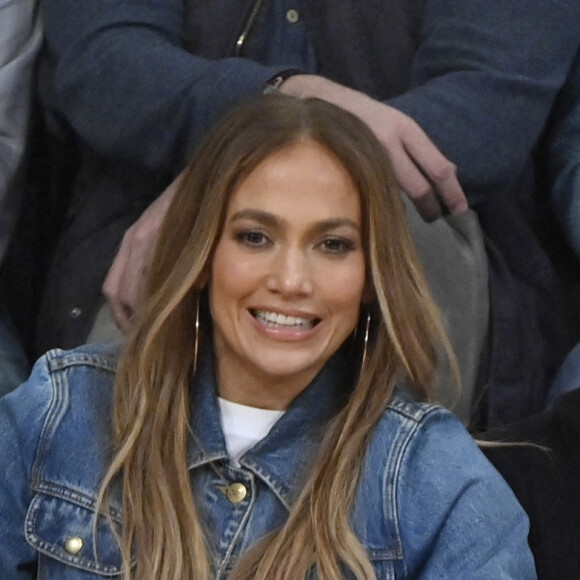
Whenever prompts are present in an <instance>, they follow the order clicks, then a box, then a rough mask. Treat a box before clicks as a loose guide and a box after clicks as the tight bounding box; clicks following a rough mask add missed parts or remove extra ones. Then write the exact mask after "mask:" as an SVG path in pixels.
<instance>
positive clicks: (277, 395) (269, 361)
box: [209, 139, 365, 409]
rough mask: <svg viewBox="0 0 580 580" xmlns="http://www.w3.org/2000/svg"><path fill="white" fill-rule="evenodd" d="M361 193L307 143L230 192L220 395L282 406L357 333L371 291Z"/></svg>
mask: <svg viewBox="0 0 580 580" xmlns="http://www.w3.org/2000/svg"><path fill="white" fill-rule="evenodd" d="M359 197H360V196H359V194H358V192H357V189H356V186H355V185H354V183H353V181H352V179H351V178H350V176H349V174H348V172H347V171H346V170H345V169H344V167H343V166H342V165H341V163H340V161H339V160H338V159H337V158H336V157H335V156H334V155H333V154H331V153H330V152H329V151H328V150H327V149H326V148H324V147H322V146H321V145H319V144H318V143H317V142H316V141H311V140H308V139H304V140H300V141H299V142H297V143H294V144H291V145H289V146H287V147H284V148H283V149H282V150H280V151H277V152H275V153H272V154H271V155H270V156H268V157H267V158H266V159H265V160H264V161H262V162H261V163H260V164H259V165H258V167H256V169H254V170H253V171H252V172H251V173H250V175H248V177H247V178H246V179H244V180H243V181H242V183H241V184H240V185H239V187H238V188H237V189H236V191H235V192H234V193H233V195H232V197H231V199H230V202H229V205H228V209H227V212H226V216H225V226H224V229H223V232H222V234H221V236H220V239H219V242H218V244H217V247H216V251H215V254H214V258H213V262H212V265H211V278H210V283H209V294H210V304H211V317H212V320H213V327H214V346H215V353H216V360H217V375H218V384H219V390H220V394H221V396H222V397H224V398H226V399H229V400H232V401H235V402H238V403H244V404H246V405H251V406H254V407H271V408H276V409H285V408H286V407H288V405H289V404H290V403H291V401H292V400H293V399H294V398H295V397H296V395H298V394H299V393H300V392H301V391H302V390H303V389H304V387H305V386H306V385H308V384H309V383H310V382H311V381H312V379H313V378H314V377H315V376H316V375H317V374H318V372H319V371H320V370H321V369H322V367H323V366H324V364H325V363H326V361H327V360H328V359H329V358H330V356H331V355H332V354H333V353H334V352H336V351H337V350H338V347H339V346H340V345H341V344H342V343H343V342H344V341H345V340H346V339H347V338H348V336H349V335H350V334H351V333H352V332H353V330H354V328H355V326H356V323H357V320H358V318H359V310H360V306H361V302H362V294H363V289H364V285H365V257H364V251H363V244H362V239H361V209H360V199H359Z"/></svg>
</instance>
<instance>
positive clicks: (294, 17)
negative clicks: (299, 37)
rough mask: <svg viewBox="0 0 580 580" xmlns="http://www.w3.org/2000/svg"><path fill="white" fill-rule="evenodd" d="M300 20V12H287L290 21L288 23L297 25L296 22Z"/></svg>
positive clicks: (287, 18)
mask: <svg viewBox="0 0 580 580" xmlns="http://www.w3.org/2000/svg"><path fill="white" fill-rule="evenodd" d="M299 18H300V14H298V10H294V9H292V10H288V12H286V20H288V22H290V23H291V24H295V23H296V22H298V19H299Z"/></svg>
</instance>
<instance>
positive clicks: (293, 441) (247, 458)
mask: <svg viewBox="0 0 580 580" xmlns="http://www.w3.org/2000/svg"><path fill="white" fill-rule="evenodd" d="M352 359H353V355H352V349H351V348H350V346H349V344H348V343H347V344H346V345H343V347H342V348H341V349H339V351H338V352H337V353H336V354H335V355H334V356H333V357H331V359H330V360H329V361H328V362H327V364H326V365H325V366H324V368H323V369H322V370H321V371H320V372H319V373H318V375H317V376H316V377H315V378H314V380H313V381H312V382H311V383H310V385H308V387H307V388H306V389H304V391H303V392H302V393H300V395H298V397H296V399H295V400H294V401H293V402H292V404H291V405H290V407H289V408H288V410H287V411H286V412H285V413H284V415H283V416H282V417H281V418H280V419H279V420H278V421H277V422H276V424H275V425H274V426H273V427H272V429H271V430H270V432H269V433H268V435H267V436H266V437H265V438H264V439H262V440H261V441H259V442H258V443H257V444H256V445H255V446H254V447H253V448H252V449H250V450H249V451H247V452H246V453H245V454H244V455H243V456H242V457H241V458H240V459H239V462H240V465H241V466H242V467H244V468H246V469H249V470H250V471H252V472H254V473H255V475H256V476H257V477H259V478H260V479H261V480H262V481H263V482H264V483H265V484H266V485H267V486H268V487H270V489H271V490H272V491H273V492H274V493H275V494H276V496H277V497H278V498H279V499H280V501H281V502H282V503H283V505H284V506H285V507H286V508H287V509H288V510H289V509H290V506H291V504H292V503H293V501H294V499H295V498H296V497H297V495H298V494H299V493H300V491H301V489H302V486H303V482H304V480H305V478H306V477H307V474H308V473H309V471H310V466H311V464H312V461H313V459H314V458H315V454H316V452H317V451H318V447H319V445H320V441H321V439H322V436H323V434H324V425H325V424H326V423H327V421H328V420H329V419H331V418H332V417H333V416H334V415H335V414H336V412H337V411H338V410H339V409H340V407H341V406H342V405H343V404H344V403H345V402H346V399H347V397H348V395H349V394H350V391H351V388H352V384H353V382H354V373H353V365H352ZM191 405H192V408H191V417H192V437H191V439H190V442H189V446H188V457H187V459H188V467H189V469H196V468H198V467H201V466H203V465H206V464H208V463H211V462H217V461H227V460H228V459H229V458H228V453H227V449H226V443H225V438H224V434H223V430H222V426H221V416H220V410H219V404H218V400H217V387H216V380H215V371H214V357H213V352H212V351H211V349H209V348H206V349H204V350H203V351H202V352H201V354H200V361H199V365H198V369H197V372H196V376H195V377H194V379H193V380H192V394H191Z"/></svg>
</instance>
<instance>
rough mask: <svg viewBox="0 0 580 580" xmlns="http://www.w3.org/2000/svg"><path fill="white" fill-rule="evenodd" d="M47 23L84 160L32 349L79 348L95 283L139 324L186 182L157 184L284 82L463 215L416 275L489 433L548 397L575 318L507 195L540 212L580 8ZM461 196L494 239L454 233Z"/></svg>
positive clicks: (186, 8) (217, 9) (198, 8)
mask: <svg viewBox="0 0 580 580" xmlns="http://www.w3.org/2000/svg"><path fill="white" fill-rule="evenodd" d="M43 14H44V17H45V25H46V36H47V42H46V50H45V51H44V55H43V57H44V58H43V61H42V64H43V71H44V75H43V80H44V81H45V82H44V83H43V84H42V86H41V89H42V95H43V102H44V105H45V110H46V112H47V115H49V116H50V117H51V118H52V119H53V120H55V121H56V122H58V123H60V124H61V125H62V126H64V127H65V128H66V129H67V130H68V131H71V130H72V132H73V133H74V135H75V136H76V137H75V138H76V145H77V146H78V148H79V155H80V160H81V168H80V171H79V174H78V178H77V180H76V187H75V191H74V198H73V201H72V203H71V207H70V211H69V215H68V216H67V224H68V227H67V230H66V232H65V234H64V236H63V238H62V240H61V243H60V246H59V248H58V250H57V252H56V254H55V256H54V260H53V269H52V271H51V273H50V276H49V279H48V282H47V287H46V291H45V294H44V300H43V305H42V308H41V312H40V316H39V323H38V330H39V332H38V336H37V347H38V350H39V351H44V350H45V349H47V348H50V347H53V346H64V347H67V346H73V345H76V344H79V343H82V342H84V341H85V340H86V339H87V336H88V334H89V332H90V331H91V328H92V327H93V324H94V320H95V316H96V314H97V312H98V311H99V308H100V307H101V305H102V300H103V297H102V294H101V289H102V288H104V293H105V295H106V296H107V298H108V300H109V303H110V305H111V309H112V311H113V314H114V317H115V319H116V322H117V324H119V325H120V326H121V327H122V328H123V329H127V328H128V327H129V326H130V320H131V317H132V313H133V311H134V308H135V304H136V302H137V300H138V295H139V291H140V288H141V287H142V280H143V272H144V271H146V269H147V267H148V258H149V256H150V249H151V247H152V240H154V239H155V235H156V232H157V229H158V225H159V223H160V222H161V220H162V217H163V214H164V211H165V210H166V208H167V206H168V205H169V203H170V201H171V197H172V195H173V191H174V190H175V188H174V187H169V189H167V191H166V192H165V193H163V194H162V195H160V192H162V191H163V190H164V188H165V186H167V185H168V184H169V183H170V182H171V181H172V180H174V179H176V177H177V176H178V175H179V173H180V171H181V170H182V168H183V167H184V165H185V162H186V159H187V158H188V156H189V153H190V152H191V150H192V149H193V147H194V146H195V144H196V143H197V142H198V141H199V139H200V138H201V137H202V136H203V134H204V132H205V130H206V128H207V126H208V124H209V123H210V122H211V121H212V120H213V119H214V118H215V117H216V116H217V115H218V114H220V113H221V112H222V111H224V110H226V109H228V108H229V107H231V106H233V105H234V104H235V103H237V102H238V101H239V100H240V99H244V98H246V97H248V96H250V95H256V94H259V93H261V92H263V91H264V90H279V91H281V92H283V93H289V94H294V95H298V96H317V97H319V98H323V99H325V100H328V101H330V102H333V103H335V104H338V105H339V106H342V107H344V108H346V109H347V110H349V111H351V112H353V113H355V114H356V115H358V116H359V117H360V118H361V119H363V120H364V121H365V122H366V123H367V124H368V125H369V126H370V127H371V128H372V130H373V131H374V132H375V134H376V135H377V137H378V138H379V140H380V141H381V143H382V144H383V146H384V147H385V149H386V150H387V152H388V153H389V155H390V157H391V159H392V161H393V164H394V168H395V174H396V176H397V180H398V183H399V185H400V187H401V188H402V190H404V191H405V193H406V194H407V195H408V196H409V198H410V199H411V200H413V202H414V204H415V205H416V207H417V208H418V211H419V212H420V213H421V214H422V215H423V217H424V218H425V219H427V220H433V219H435V218H437V216H439V215H440V214H441V213H442V212H449V213H451V214H453V215H452V216H451V218H450V219H449V220H447V221H446V222H444V223H445V224H447V226H446V228H442V227H441V222H442V221H443V220H436V223H439V225H438V226H434V228H431V229H430V230H429V232H430V233H432V232H435V234H434V235H429V236H427V237H426V239H427V244H426V245H427V255H428V260H427V261H424V266H425V268H426V269H427V270H428V274H429V272H432V275H430V276H429V280H430V283H431V287H432V288H433V292H434V295H435V297H436V299H437V301H438V303H439V304H440V305H441V307H442V309H443V311H444V318H445V320H446V322H447V323H448V330H449V332H450V338H451V340H452V343H453V346H454V348H455V349H456V351H457V354H458V359H459V361H460V366H461V367H462V371H463V373H462V374H463V376H464V379H463V382H464V389H463V392H467V393H469V400H468V405H467V407H468V408H467V416H468V418H469V417H470V416H471V415H472V414H473V413H474V412H475V411H474V409H473V407H477V413H475V414H478V415H482V416H483V418H482V421H483V422H485V423H486V424H498V423H503V422H509V421H512V420H515V419H516V418H518V417H521V416H525V415H526V414H529V413H531V412H533V411H534V410H536V409H538V408H541V407H542V406H543V404H544V398H545V387H546V385H547V384H548V383H549V377H550V376H551V374H552V373H553V372H554V370H555V368H556V367H557V365H559V364H560V363H561V361H562V359H563V355H564V353H565V352H567V350H569V348H570V345H571V343H573V340H572V339H571V338H570V337H569V333H568V324H569V323H570V321H571V319H570V318H564V317H562V316H560V311H559V307H560V303H559V300H560V299H561V298H562V295H561V294H560V293H558V292H557V291H556V288H555V286H556V284H555V282H554V279H553V277H552V272H551V265H550V263H549V261H548V260H547V258H546V256H545V254H544V253H543V251H542V248H541V247H540V246H539V245H538V243H537V241H536V238H535V237H534V235H533V233H532V231H531V230H530V228H529V226H528V224H527V222H526V220H525V216H523V215H522V212H521V211H520V205H519V201H520V199H519V197H520V196H519V195H516V191H517V192H519V193H522V195H524V197H525V199H524V201H525V202H527V205H528V206H529V205H530V202H529V199H528V198H530V197H531V196H532V192H534V191H535V189H534V187H533V185H532V184H529V183H528V182H527V181H526V180H527V178H529V177H530V176H531V174H532V172H531V171H529V167H528V165H529V163H530V161H531V159H532V152H533V150H534V147H535V145H536V143H537V141H538V138H539V136H540V134H541V133H542V131H543V129H544V127H545V123H546V120H547V119H548V115H549V112H550V109H551V106H552V103H553V101H554V98H555V96H556V94H557V93H558V91H559V90H560V88H561V87H562V85H563V84H564V82H565V79H566V77H567V74H568V71H569V68H570V66H571V63H572V60H573V58H574V55H575V54H576V52H577V51H578V47H579V46H580V35H578V33H577V31H576V29H575V28H574V27H573V26H570V22H575V21H577V20H578V18H579V17H580V4H578V3H574V2H568V1H567V0H557V1H556V2H551V3H549V4H548V3H546V2H544V1H541V0H531V1H530V0H528V1H526V2H525V5H522V6H519V5H514V4H513V3H506V2H504V1H503V0H491V1H490V0H476V1H475V2H464V1H463V0H444V1H443V0H427V1H426V2H409V1H408V0H393V1H389V2H381V1H377V0H367V1H365V2H361V1H360V0H345V1H341V2H336V1H335V0H332V1H329V0H316V1H312V2H301V1H300V0H296V1H292V2H290V1H288V0H273V1H271V2H270V1H269V2H265V1H263V0H252V1H250V0H247V1H246V2H230V1H227V0H221V1H216V2H212V3H211V4H206V3H196V2H185V3H183V2H181V1H177V0H164V1H159V2H155V3H151V2H145V1H138V2H126V1H123V0H115V1H107V2H102V1H101V0H86V1H84V2H82V3H79V2H76V1H75V0H46V1H45V2H43ZM63 132H65V133H66V130H65V131H63ZM460 184H461V185H460ZM464 192H465V193H466V194H467V200H468V201H469V204H470V205H471V206H472V207H473V209H474V210H475V211H477V214H478V217H479V220H480V221H481V223H482V225H483V230H484V233H485V235H486V243H485V248H484V243H483V240H482V235H481V231H480V229H479V226H478V224H477V223H475V227H471V229H470V228H465V227H463V228H462V227H461V225H459V226H457V228H456V227H455V225H456V222H457V219H455V218H461V217H462V215H464V213H465V210H466V208H467V201H466V198H465V196H464ZM521 205H522V206H524V207H525V206H526V203H523V204H521ZM476 221H477V220H476ZM459 223H460V224H461V223H462V222H461V220H460V219H459ZM449 224H452V225H449ZM437 228H439V229H444V230H445V232H444V234H445V235H442V236H440V235H439V234H438V233H437V231H436V230H437ZM466 231H467V232H468V233H469V236H467V237H466V236H465V232H466ZM121 240H123V242H122V243H121ZM421 246H422V244H419V250H420V251H421V249H422V248H421ZM484 249H486V250H487V255H486V254H485V251H484ZM482 257H483V259H482ZM87 264H90V266H91V267H90V268H88V267H87ZM111 264H112V266H111ZM488 269H489V279H488ZM107 272H108V275H107ZM105 278H106V279H105ZM103 282H104V286H103ZM490 301H491V309H490V308H489V302H490ZM490 313H491V317H492V318H491V319H490V320H489V314H490ZM450 321H451V323H449V322H450ZM489 328H491V329H492V332H491V334H488V329H489ZM464 350H467V351H468V352H466V353H464V352H463V351H464ZM464 361H465V362H464ZM480 367H482V368H480ZM477 385H479V386H481V387H482V388H483V390H482V391H481V392H479V391H478V390H477V388H476V387H477Z"/></svg>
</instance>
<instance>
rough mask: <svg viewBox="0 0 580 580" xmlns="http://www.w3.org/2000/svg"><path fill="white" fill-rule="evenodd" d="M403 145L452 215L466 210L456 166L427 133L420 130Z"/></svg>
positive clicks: (465, 201)
mask: <svg viewBox="0 0 580 580" xmlns="http://www.w3.org/2000/svg"><path fill="white" fill-rule="evenodd" d="M404 147H405V150H406V151H407V153H408V155H409V156H410V157H411V158H412V159H413V161H414V163H415V164H416V165H417V166H418V167H419V169H420V170H421V172H422V173H423V174H424V175H425V177H426V180H427V181H428V182H429V183H430V184H431V187H432V188H433V189H434V190H435V191H436V192H437V194H438V196H439V198H440V199H441V200H442V203H443V204H444V205H445V207H446V208H447V209H448V210H449V211H450V212H451V213H452V214H453V215H459V214H461V213H463V212H464V211H466V210H467V207H468V203H467V198H466V197H465V193H464V192H463V188H462V187H461V184H460V183H459V180H458V179H457V167H456V166H455V165H454V164H453V163H451V161H449V160H448V159H447V158H446V157H445V156H444V155H443V154H442V153H441V152H440V151H439V149H437V148H436V147H435V145H433V143H432V142H431V140H430V139H429V138H428V137H427V135H425V133H423V131H422V130H420V132H419V133H418V134H417V135H415V137H414V139H413V140H412V141H406V142H405V144H404Z"/></svg>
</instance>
